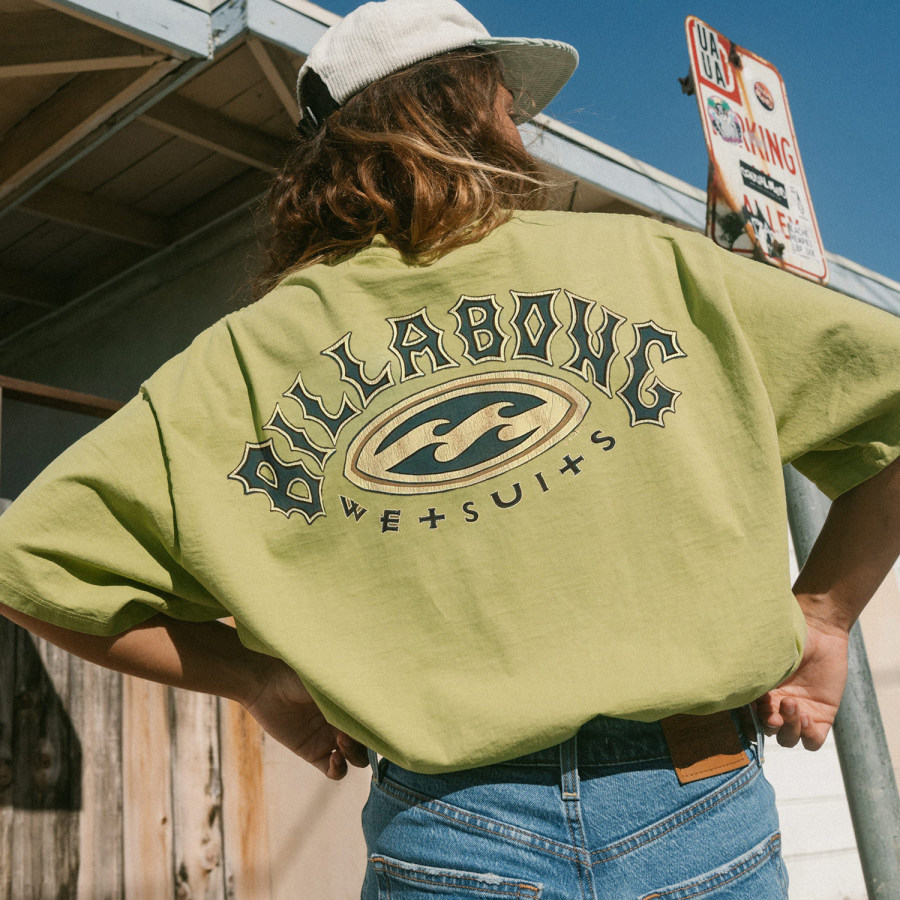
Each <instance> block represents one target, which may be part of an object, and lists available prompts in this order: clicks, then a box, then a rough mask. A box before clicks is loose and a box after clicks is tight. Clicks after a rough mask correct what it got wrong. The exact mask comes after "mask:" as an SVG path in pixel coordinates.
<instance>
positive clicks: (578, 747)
mask: <svg viewBox="0 0 900 900" xmlns="http://www.w3.org/2000/svg"><path fill="white" fill-rule="evenodd" d="M741 741H742V743H743V746H744V748H745V749H746V750H747V753H748V755H749V757H750V764H749V765H746V766H744V767H743V768H741V769H737V770H735V771H731V772H726V773H725V774H721V775H714V776H712V777H709V778H704V779H702V780H699V781H694V782H692V783H688V784H681V783H680V782H679V780H678V778H677V777H676V774H675V771H674V770H673V768H672V763H671V759H670V756H669V753H668V750H667V746H666V743H665V739H664V738H663V735H662V730H661V728H660V727H659V725H658V724H656V723H652V724H645V723H640V722H627V721H624V720H621V719H608V718H604V717H600V718H597V719H594V720H593V721H591V722H589V723H587V724H586V725H585V726H584V727H583V728H582V729H581V730H580V731H579V732H578V734H577V735H576V736H575V737H573V738H571V739H570V740H568V741H565V742H564V743H562V744H559V745H558V746H556V747H552V748H550V749H548V750H543V751H540V752H538V753H532V754H529V755H527V756H523V757H520V758H518V759H514V760H510V761H509V762H505V763H501V764H499V765H492V766H485V767H483V768H479V769H470V770H466V771H462V772H454V773H451V774H445V775H417V774H415V773H413V772H409V771H407V770H405V769H401V768H400V767H399V766H395V765H393V764H392V763H389V762H387V761H386V760H381V761H380V762H377V763H376V764H375V766H374V768H375V775H374V777H373V783H372V789H371V793H370V795H369V800H368V802H367V804H366V807H365V809H364V810H363V830H364V832H365V836H366V841H367V846H368V851H369V862H368V866H367V871H366V880H365V884H364V885H363V891H362V898H363V900H418V898H431V897H441V898H444V900H448V898H458V900H500V898H522V900H525V898H527V900H539V898H540V900H651V898H654V900H657V898H658V900H683V898H693V897H697V898H702V900H713V898H715V900H726V898H727V900H786V898H787V874H786V872H785V869H784V864H783V862H782V859H781V853H780V845H781V839H780V835H779V833H778V817H777V813H776V811H775V801H774V794H773V791H772V788H771V786H770V785H769V783H768V782H767V781H766V779H765V777H764V776H763V772H762V767H761V761H760V747H761V743H762V737H761V735H760V734H757V735H756V736H755V738H754V739H750V740H748V739H747V738H745V737H743V735H742V737H741Z"/></svg>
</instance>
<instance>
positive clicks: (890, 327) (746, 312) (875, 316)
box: [723, 256, 900, 499]
mask: <svg viewBox="0 0 900 900" xmlns="http://www.w3.org/2000/svg"><path fill="white" fill-rule="evenodd" d="M726 261H727V262H728V264H727V265H725V266H724V269H725V281H726V285H727V290H728V293H729V297H730V299H731V302H732V305H733V308H734V310H735V313H736V315H737V317H738V320H739V322H740V327H741V331H742V334H743V335H744V336H745V338H746V340H747V341H748V342H749V344H750V349H751V352H752V353H753V356H754V358H755V360H756V363H757V368H758V370H759V373H760V375H761V377H762V379H763V382H764V384H765V388H766V391H767V393H768V396H769V398H770V401H771V405H772V411H773V413H774V416H775V423H776V426H777V429H778V439H779V444H780V447H781V453H782V461H783V462H785V463H788V462H790V463H792V464H793V465H794V466H795V467H796V468H797V469H798V470H799V471H800V472H802V473H803V474H804V475H805V476H806V477H807V478H809V479H810V480H811V481H812V482H814V483H815V484H816V485H817V486H818V487H819V489H820V490H821V491H822V492H823V493H825V494H826V495H827V496H829V497H830V498H831V499H834V498H835V497H837V496H839V495H840V494H842V493H844V492H845V491H848V490H849V489H850V488H852V487H854V486H855V485H857V484H859V483H861V482H862V481H865V480H866V479H867V478H870V477H871V476H872V475H874V474H876V473H877V472H878V471H880V470H881V469H882V468H884V467H885V466H887V465H888V464H889V463H890V462H892V461H893V460H894V459H896V458H897V457H898V456H900V318H898V317H896V316H894V315H892V314H891V313H888V312H885V311H884V310H880V309H877V308H875V307H872V306H869V305H868V304H866V303H863V302H861V301H858V300H854V299H852V298H850V297H847V296H844V295H842V294H838V293H837V292H835V291H833V290H830V289H827V288H823V287H821V286H819V285H816V284H813V283H811V282H809V281H806V280H805V279H802V278H798V277H796V276H793V275H789V274H787V273H785V272H782V271H780V270H778V269H775V268H773V267H770V266H766V265H764V264H762V263H755V262H750V261H747V260H741V259H735V258H734V257H733V256H730V257H729V256H726V257H725V260H724V261H723V262H726Z"/></svg>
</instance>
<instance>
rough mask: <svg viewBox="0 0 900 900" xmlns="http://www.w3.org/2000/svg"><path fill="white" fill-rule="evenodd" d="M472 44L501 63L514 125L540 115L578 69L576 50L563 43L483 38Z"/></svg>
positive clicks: (528, 39)
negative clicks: (514, 109)
mask: <svg viewBox="0 0 900 900" xmlns="http://www.w3.org/2000/svg"><path fill="white" fill-rule="evenodd" d="M473 44H474V46H476V47H481V48H483V49H485V50H489V51H490V52H492V53H495V54H496V55H497V58H498V59H499V60H500V63H501V64H502V66H503V71H504V79H503V81H504V84H506V86H507V87H508V88H509V89H510V90H511V91H512V93H513V97H514V98H515V106H516V112H515V114H514V115H513V121H514V122H515V123H516V125H522V124H524V123H525V122H527V121H529V120H530V119H532V118H533V117H534V116H536V115H537V114H538V113H539V112H541V110H543V109H544V107H545V106H546V105H547V104H548V103H549V102H550V101H551V100H552V99H553V98H554V97H555V96H556V95H557V94H558V93H559V92H560V91H561V90H562V87H563V85H564V84H565V83H566V82H567V81H568V80H569V79H570V78H571V77H572V73H573V72H574V71H575V68H576V67H577V66H578V51H577V50H576V49H575V48H574V47H572V46H571V45H570V44H566V43H563V42H562V41H550V40H540V39H537V38H495V37H486V38H479V39H477V40H475V41H473Z"/></svg>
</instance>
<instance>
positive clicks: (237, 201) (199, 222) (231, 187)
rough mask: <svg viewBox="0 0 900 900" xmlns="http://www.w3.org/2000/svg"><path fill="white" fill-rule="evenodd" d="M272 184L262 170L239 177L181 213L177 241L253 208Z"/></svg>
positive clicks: (176, 227)
mask: <svg viewBox="0 0 900 900" xmlns="http://www.w3.org/2000/svg"><path fill="white" fill-rule="evenodd" d="M269 183H270V178H269V176H268V175H267V174H266V173H263V172H260V171H258V170H253V169H251V170H250V171H248V172H245V173H244V174H243V175H238V177H237V178H233V179H232V180H231V181H229V182H227V183H226V184H223V185H222V186H221V187H219V188H216V190H214V191H212V192H211V193H209V194H207V195H206V196H205V197H203V198H201V199H200V200H198V201H197V202H196V203H195V204H194V205H193V206H190V207H188V208H187V209H185V210H183V211H182V212H181V213H179V215H178V220H177V222H176V223H174V230H175V233H174V238H175V239H176V240H184V239H185V238H188V237H190V236H191V235H193V234H196V233H197V232H198V231H201V230H203V229H204V228H208V227H209V226H210V225H213V224H214V223H216V222H218V221H220V220H222V219H224V218H226V217H227V216H229V215H230V214H231V213H233V212H234V211H235V210H237V209H244V210H247V209H249V208H250V206H252V205H253V204H255V203H256V202H257V201H258V200H259V198H260V197H261V196H262V195H263V194H264V193H265V191H266V188H267V187H268V185H269Z"/></svg>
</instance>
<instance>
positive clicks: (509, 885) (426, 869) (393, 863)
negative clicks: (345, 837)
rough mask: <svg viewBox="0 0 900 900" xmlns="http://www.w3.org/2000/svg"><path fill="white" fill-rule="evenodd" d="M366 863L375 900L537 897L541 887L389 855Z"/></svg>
mask: <svg viewBox="0 0 900 900" xmlns="http://www.w3.org/2000/svg"><path fill="white" fill-rule="evenodd" d="M369 863H370V864H371V866H372V871H373V872H374V873H375V878H376V879H377V882H378V900H420V898H421V900H428V898H431V897H443V898H445V900H456V898H458V900H497V898H500V897H505V898H518V900H540V897H541V891H542V890H543V886H542V885H540V884H532V883H529V882H526V881H522V880H521V879H519V878H501V877H500V876H498V875H491V874H484V873H478V872H462V871H459V870H458V869H436V868H433V867H432V866H418V865H413V864H412V863H407V862H401V861H400V860H397V859H391V858H390V857H389V856H372V857H370V858H369Z"/></svg>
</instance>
